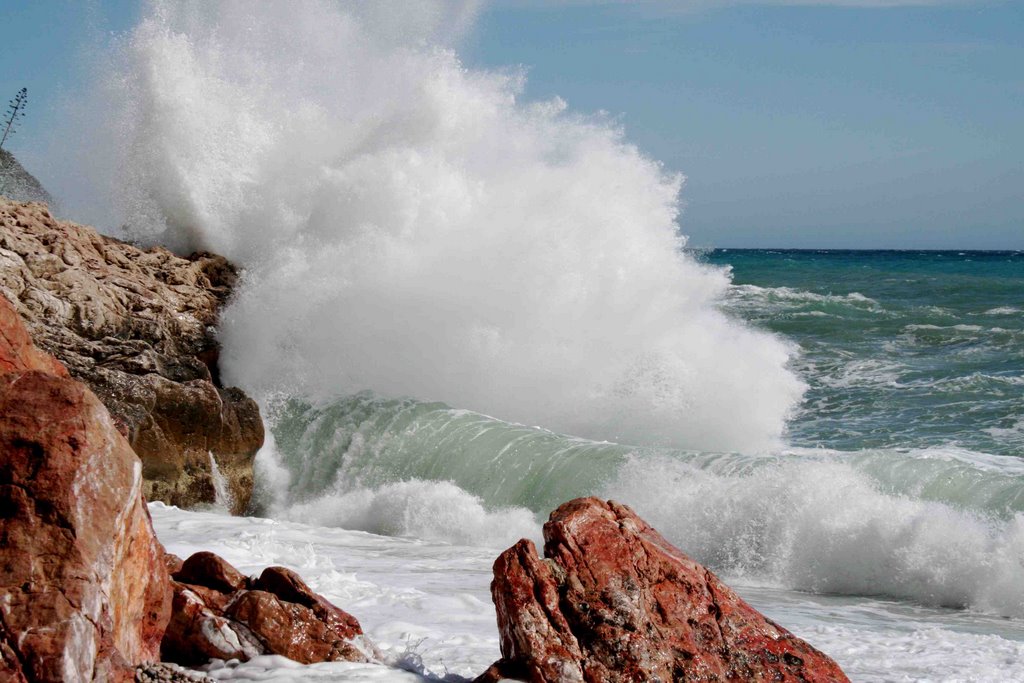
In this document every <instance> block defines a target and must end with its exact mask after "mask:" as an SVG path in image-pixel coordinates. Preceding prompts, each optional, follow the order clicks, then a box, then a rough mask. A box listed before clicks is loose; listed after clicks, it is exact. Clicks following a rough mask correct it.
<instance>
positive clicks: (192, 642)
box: [162, 552, 380, 666]
mask: <svg viewBox="0 0 1024 683" xmlns="http://www.w3.org/2000/svg"><path fill="white" fill-rule="evenodd" d="M168 564H170V565H171V566H174V565H176V564H177V561H176V559H175V558H172V559H170V560H169V561H168ZM173 578H174V582H173V584H172V585H173V590H174V607H173V611H172V615H171V621H170V624H169V625H168V627H167V632H166V634H165V635H164V640H163V647H162V650H163V658H164V660H166V661H169V662H175V663H178V664H183V665H186V666H194V665H199V664H205V663H206V662H208V661H209V660H211V659H215V658H216V659H225V660H227V659H239V660H242V661H246V660H249V659H252V658H253V657H256V656H258V655H263V654H275V655H281V656H284V657H287V658H289V659H292V660H295V661H297V662H301V663H303V664H314V663H317V662H337V661H349V662H367V661H372V660H374V659H379V658H380V655H379V653H377V652H376V650H375V648H374V647H373V645H372V644H370V642H369V641H368V640H367V639H366V638H365V636H363V630H362V628H361V627H360V625H359V622H358V621H357V620H356V618H355V617H353V616H352V615H350V614H348V613H347V612H344V611H342V610H340V609H338V608H337V607H335V606H334V605H332V604H331V603H329V602H328V601H327V600H325V599H324V598H323V597H321V596H319V595H317V594H316V593H314V592H313V591H312V590H311V589H310V588H309V586H307V585H306V584H305V583H304V582H303V581H302V579H301V578H299V576H298V575H297V574H296V573H295V572H293V571H291V570H290V569H286V568H284V567H269V568H267V569H265V570H263V573H262V574H260V577H259V578H258V579H256V580H255V581H253V580H250V579H249V578H247V577H246V576H244V575H243V574H242V573H241V572H239V571H238V570H237V569H235V568H234V567H232V566H231V565H230V564H228V563H227V562H226V561H225V560H224V559H222V558H220V557H218V556H217V555H215V554H213V553H207V552H202V553H196V554H195V555H192V556H191V557H189V558H188V559H187V560H185V561H184V562H183V563H182V564H181V566H180V568H179V569H178V570H177V571H176V572H175V573H174V574H173Z"/></svg>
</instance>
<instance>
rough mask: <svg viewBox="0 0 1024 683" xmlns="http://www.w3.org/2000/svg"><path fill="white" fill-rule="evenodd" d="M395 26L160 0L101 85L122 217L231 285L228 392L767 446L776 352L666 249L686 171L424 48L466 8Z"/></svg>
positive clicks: (425, 5)
mask: <svg viewBox="0 0 1024 683" xmlns="http://www.w3.org/2000/svg"><path fill="white" fill-rule="evenodd" d="M402 8H403V9H402V11H401V12H394V11H392V9H391V8H390V6H388V5H379V4H376V3H352V4H351V5H339V4H335V3H332V2H326V1H315V0H313V1H308V2H300V3H275V2H262V3H254V2H248V1H245V2H242V1H236V2H230V1H228V2H219V3H202V2H184V3H174V4H170V3H167V4H165V3H156V4H153V5H151V6H150V7H149V8H148V10H147V11H145V12H144V17H143V19H142V20H141V21H140V22H139V24H138V25H137V26H136V28H135V29H134V30H133V31H132V32H131V33H130V35H129V36H127V37H126V38H125V39H124V41H123V42H122V44H120V45H119V46H118V48H117V54H116V55H115V57H114V58H113V59H112V64H110V65H108V66H107V73H108V74H109V73H113V74H114V75H113V77H110V78H107V79H106V81H105V89H101V90H100V92H101V95H102V97H103V99H104V103H105V107H107V108H108V109H109V108H110V107H111V105H113V106H114V109H115V111H116V112H117V113H116V115H114V116H111V117H110V120H109V131H110V134H109V135H108V136H107V138H106V139H107V140H111V139H112V142H110V144H109V145H108V146H109V148H111V149H115V150H118V152H117V154H116V155H115V156H117V158H116V159H115V160H114V161H113V162H112V163H111V166H112V167H113V168H117V169H118V172H119V174H120V175H119V176H117V178H118V180H117V182H115V183H112V184H113V185H114V186H117V187H118V188H119V189H118V193H117V197H116V199H117V202H118V206H119V207H120V210H121V216H120V217H119V220H120V221H122V222H123V223H124V224H125V225H127V226H130V227H129V231H130V234H131V236H133V237H134V238H136V239H140V240H142V241H146V242H159V243H163V244H170V245H172V246H173V247H174V248H176V249H178V250H191V249H208V250H212V251H216V252H218V253H221V254H224V255H226V256H227V257H229V258H230V259H232V260H233V261H234V262H236V263H238V264H240V265H242V266H243V267H244V268H245V275H244V281H243V284H242V286H241V287H240V290H239V292H238V294H237V298H236V301H235V302H234V303H233V305H232V306H231V307H230V308H229V309H228V310H227V311H226V313H225V315H224V320H223V324H222V341H223V343H224V353H223V356H222V361H223V369H224V372H225V376H226V379H228V380H230V381H231V382H233V383H236V384H239V385H241V386H243V387H244V388H246V389H248V390H249V391H251V392H253V393H255V394H256V395H263V396H265V395H268V394H271V393H276V392H283V393H286V394H289V395H304V396H311V397H316V396H320V397H326V396H338V395H346V394H352V393H355V392H357V391H360V390H366V389H368V390H372V391H374V392H376V393H377V394H378V395H383V396H413V397H416V398H419V399H424V400H441V401H445V402H446V403H448V404H449V405H453V406H458V407H465V408H471V409H473V410H478V411H482V412H485V413H489V414H494V415H497V416H500V417H501V418H504V419H507V420H513V421H518V422H523V423H527V424H540V425H543V426H545V427H548V428H551V429H557V430H559V431H562V432H566V433H571V434H576V435H580V436H584V437H588V438H594V439H615V440H618V441H622V442H628V443H648V444H651V443H657V444H672V445H684V446H686V447H689V448H707V449H718V450H741V451H759V450H764V449H768V448H771V447H773V446H775V445H777V444H778V443H779V440H780V437H781V435H782V433H783V429H784V426H785V421H786V417H787V415H788V414H789V413H790V411H791V410H792V409H793V407H794V406H795V405H796V404H797V403H798V402H799V400H800V397H801V395H802V392H803V385H802V383H801V382H800V380H798V379H797V378H796V376H795V375H794V374H792V373H791V372H790V371H789V369H788V368H787V363H788V361H789V359H790V356H791V354H792V352H793V351H792V348H791V347H790V346H788V345H787V344H786V343H784V342H782V341H781V340H780V339H778V338H776V337H774V336H771V335H769V334H767V333H763V332H760V331H756V330H753V329H751V328H749V327H746V326H744V325H743V324H742V323H740V322H738V321H736V320H734V319H732V318H730V317H728V316H727V315H725V314H723V313H722V312H721V311H720V308H719V304H720V302H721V299H722V297H723V296H724V294H725V291H726V289H727V287H728V285H729V276H728V274H727V273H726V272H725V271H724V270H722V269H719V268H715V267H712V266H708V265H702V264H699V263H697V262H696V261H695V260H693V259H692V258H690V257H689V256H687V255H685V254H683V253H682V252H681V246H682V244H683V239H682V238H681V237H680V236H679V233H678V226H677V223H676V219H677V215H678V194H679V191H680V187H681V183H682V177H681V176H679V175H675V174H672V173H668V172H666V171H665V169H663V168H662V166H661V165H660V164H658V163H657V162H655V161H653V160H651V159H649V158H647V157H646V156H644V155H643V154H642V153H641V152H640V151H638V150H637V149H636V148H635V147H633V146H631V145H630V144H628V143H626V142H625V141H624V139H623V135H622V132H621V131H620V130H619V129H618V127H617V126H616V125H614V124H613V123H612V122H609V121H607V120H606V119H604V118H602V117H586V116H580V115H577V114H573V113H571V112H569V111H568V110H567V108H566V105H565V103H564V102H562V101H561V100H558V99H555V100H552V101H545V102H535V103H525V102H522V101H521V94H522V90H523V85H524V81H523V77H522V75H521V74H520V73H517V72H493V71H482V70H474V69H469V68H467V67H466V66H464V65H463V64H462V63H461V62H460V61H459V58H458V56H457V55H456V53H455V52H454V51H453V48H452V47H451V46H452V44H453V43H452V40H453V38H452V37H451V36H447V37H446V34H449V33H451V31H452V30H453V29H452V27H453V26H456V27H457V26H468V24H469V22H471V20H472V16H473V13H474V7H473V5H472V4H467V5H464V6H458V5H452V4H451V3H444V4H442V3H436V4H435V3H430V2H416V3H413V2H409V3H403V5H402ZM399 15H400V16H399ZM105 144H106V143H105ZM96 158H99V156H97V157H96Z"/></svg>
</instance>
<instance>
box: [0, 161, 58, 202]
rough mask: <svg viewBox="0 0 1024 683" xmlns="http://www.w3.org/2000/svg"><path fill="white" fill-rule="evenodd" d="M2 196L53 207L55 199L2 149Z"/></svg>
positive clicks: (0, 168) (0, 173)
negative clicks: (43, 203) (42, 203)
mask: <svg viewBox="0 0 1024 683" xmlns="http://www.w3.org/2000/svg"><path fill="white" fill-rule="evenodd" d="M0 195H2V196H4V197H7V198H9V199H13V200H15V201H19V202H46V203H47V204H49V205H50V206H53V197H51V196H50V193H49V192H47V191H46V189H45V188H44V187H43V184H42V183H40V182H39V181H38V180H36V177H35V176H34V175H32V174H31V173H29V172H28V171H26V170H25V167H24V166H22V165H21V163H19V162H18V160H17V159H15V158H14V155H13V154H11V153H10V152H8V151H7V150H6V149H0Z"/></svg>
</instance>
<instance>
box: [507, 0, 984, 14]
mask: <svg viewBox="0 0 1024 683" xmlns="http://www.w3.org/2000/svg"><path fill="white" fill-rule="evenodd" d="M490 4H492V5H493V6H496V7H526V8H544V7H586V6H596V7H599V6H612V5H632V6H635V7H641V8H647V9H650V8H658V9H662V10H665V11H682V12H686V11H692V10H709V9H715V8H718V7H732V6H736V5H762V6H766V5H769V6H804V7H811V6H818V7H862V8H876V9H885V8H890V7H939V6H947V7H950V6H958V5H959V6H967V5H980V4H989V3H986V1H985V0H492V2H491V3H490Z"/></svg>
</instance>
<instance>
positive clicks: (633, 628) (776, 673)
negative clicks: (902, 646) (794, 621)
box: [477, 498, 847, 683]
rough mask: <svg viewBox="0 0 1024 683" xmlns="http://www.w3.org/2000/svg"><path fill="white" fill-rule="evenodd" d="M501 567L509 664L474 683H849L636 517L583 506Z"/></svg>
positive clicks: (497, 578) (574, 505)
mask: <svg viewBox="0 0 1024 683" xmlns="http://www.w3.org/2000/svg"><path fill="white" fill-rule="evenodd" d="M544 540H545V543H544V555H545V558H546V559H541V558H540V557H539V556H538V555H537V551H536V548H535V547H534V545H533V543H531V542H530V541H528V540H522V541H520V542H519V543H517V544H516V545H514V546H513V547H511V548H509V549H508V550H506V551H505V552H504V553H502V554H501V555H500V556H499V557H498V559H497V561H496V562H495V563H494V581H493V582H492V584H491V593H492V595H493V597H494V603H495V605H496V607H497V612H498V628H499V630H500V638H501V654H502V659H501V660H500V661H498V662H497V663H496V664H495V665H493V666H492V667H491V668H490V669H488V671H487V672H485V673H484V674H483V675H481V676H480V677H479V678H478V679H477V680H478V681H497V680H499V679H500V678H502V677H505V678H515V679H521V680H528V681H533V682H535V683H540V682H552V683H553V682H554V681H587V682H588V683H597V682H605V681H683V680H687V681H689V680H694V681H726V680H731V681H753V680H765V681H767V680H771V681H805V682H815V681H846V680H847V678H846V676H845V675H844V674H843V672H842V671H841V670H840V669H839V666H838V665H837V664H836V663H835V662H834V661H832V660H831V659H829V658H828V657H827V656H826V655H824V654H822V653H821V652H819V651H818V650H816V649H814V648H813V647H811V646H810V645H808V644H807V643H806V642H804V641H802V640H800V639H799V638H797V637H795V636H794V635H793V634H791V633H790V632H789V631H787V630H785V629H784V628H782V627H781V626H778V625H777V624H775V623H773V622H772V621H770V620H769V619H767V618H765V617H764V616H762V615H761V614H760V613H758V612H757V611H756V610H754V609H753V608H752V607H750V606H749V605H748V604H747V603H745V602H744V601H743V600H742V599H740V598H739V596H737V595H736V594H735V593H734V592H733V591H732V590H730V589H729V588H728V587H727V586H725V584H723V583H722V582H721V581H719V579H718V577H716V576H715V575H714V574H712V573H711V572H710V571H708V570H707V569H705V568H704V567H702V566H701V565H700V564H698V563H697V562H694V561H693V560H692V559H690V558H689V557H687V556H686V555H684V554H683V553H682V552H681V551H679V550H678V549H676V548H675V547H673V546H672V545H671V544H670V543H669V542H668V541H666V540H665V539H664V538H662V536H661V535H660V534H658V532H657V531H655V530H654V529H652V528H651V527H650V526H648V525H647V523H645V522H644V521H643V520H642V519H640V518H639V517H638V516H637V515H636V514H635V513H634V512H633V511H632V510H630V509H629V508H628V507H626V506H624V505H620V504H618V503H615V502H611V501H609V502H604V501H601V500H598V499H596V498H581V499H577V500H573V501H570V502H568V503H565V504H564V505H562V506H561V507H559V508H558V509H557V510H555V511H554V512H553V513H551V517H550V520H549V521H548V522H547V524H545V525H544Z"/></svg>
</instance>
